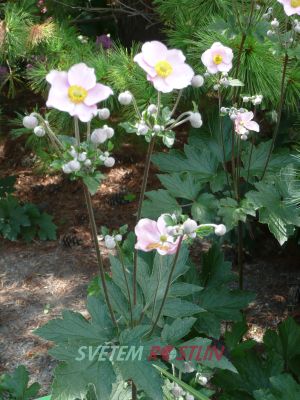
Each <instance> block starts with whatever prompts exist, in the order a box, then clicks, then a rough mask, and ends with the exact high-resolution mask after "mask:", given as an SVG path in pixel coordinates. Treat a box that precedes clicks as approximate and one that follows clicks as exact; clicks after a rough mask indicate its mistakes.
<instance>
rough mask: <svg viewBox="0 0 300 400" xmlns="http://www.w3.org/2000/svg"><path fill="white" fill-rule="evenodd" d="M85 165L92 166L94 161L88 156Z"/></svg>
mask: <svg viewBox="0 0 300 400" xmlns="http://www.w3.org/2000/svg"><path fill="white" fill-rule="evenodd" d="M84 165H85V166H86V167H90V166H91V165H92V161H91V160H90V159H89V158H87V159H86V160H85V162H84Z"/></svg>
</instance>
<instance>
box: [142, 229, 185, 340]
mask: <svg viewBox="0 0 300 400" xmlns="http://www.w3.org/2000/svg"><path fill="white" fill-rule="evenodd" d="M182 240H183V236H180V238H179V242H178V245H177V249H176V254H175V257H174V261H173V264H172V267H171V271H170V274H169V277H168V281H167V286H166V290H165V293H164V297H163V299H162V303H161V305H160V308H159V311H158V313H157V316H156V318H155V321H154V323H153V326H152V328H151V330H150V332H149V335H148V336H151V335H152V334H153V332H154V330H155V328H156V325H157V323H158V321H159V319H160V317H161V313H162V310H163V308H164V305H165V303H166V300H167V296H168V293H169V290H170V287H171V283H172V278H173V273H174V271H175V267H176V264H177V260H178V256H179V252H180V249H181V244H182Z"/></svg>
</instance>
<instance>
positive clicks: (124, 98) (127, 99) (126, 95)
mask: <svg viewBox="0 0 300 400" xmlns="http://www.w3.org/2000/svg"><path fill="white" fill-rule="evenodd" d="M118 100H119V103H120V104H122V106H128V105H129V104H130V103H131V102H132V100H133V96H132V94H131V93H130V92H129V91H128V90H126V92H122V93H120V94H119V96H118Z"/></svg>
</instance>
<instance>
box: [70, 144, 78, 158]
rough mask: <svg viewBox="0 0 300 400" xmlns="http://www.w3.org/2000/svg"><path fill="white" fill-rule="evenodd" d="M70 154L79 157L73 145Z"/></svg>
mask: <svg viewBox="0 0 300 400" xmlns="http://www.w3.org/2000/svg"><path fill="white" fill-rule="evenodd" d="M69 154H70V155H71V156H72V157H73V158H77V157H78V153H77V151H76V150H75V149H74V147H73V146H72V147H71V150H70V151H69Z"/></svg>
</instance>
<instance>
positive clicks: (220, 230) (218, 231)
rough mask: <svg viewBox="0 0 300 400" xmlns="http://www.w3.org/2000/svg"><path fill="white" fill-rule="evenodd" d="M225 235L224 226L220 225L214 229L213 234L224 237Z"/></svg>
mask: <svg viewBox="0 0 300 400" xmlns="http://www.w3.org/2000/svg"><path fill="white" fill-rule="evenodd" d="M225 233H226V226H225V225H223V224H220V225H217V226H216V227H215V234H216V235H217V236H223V235H225Z"/></svg>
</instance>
